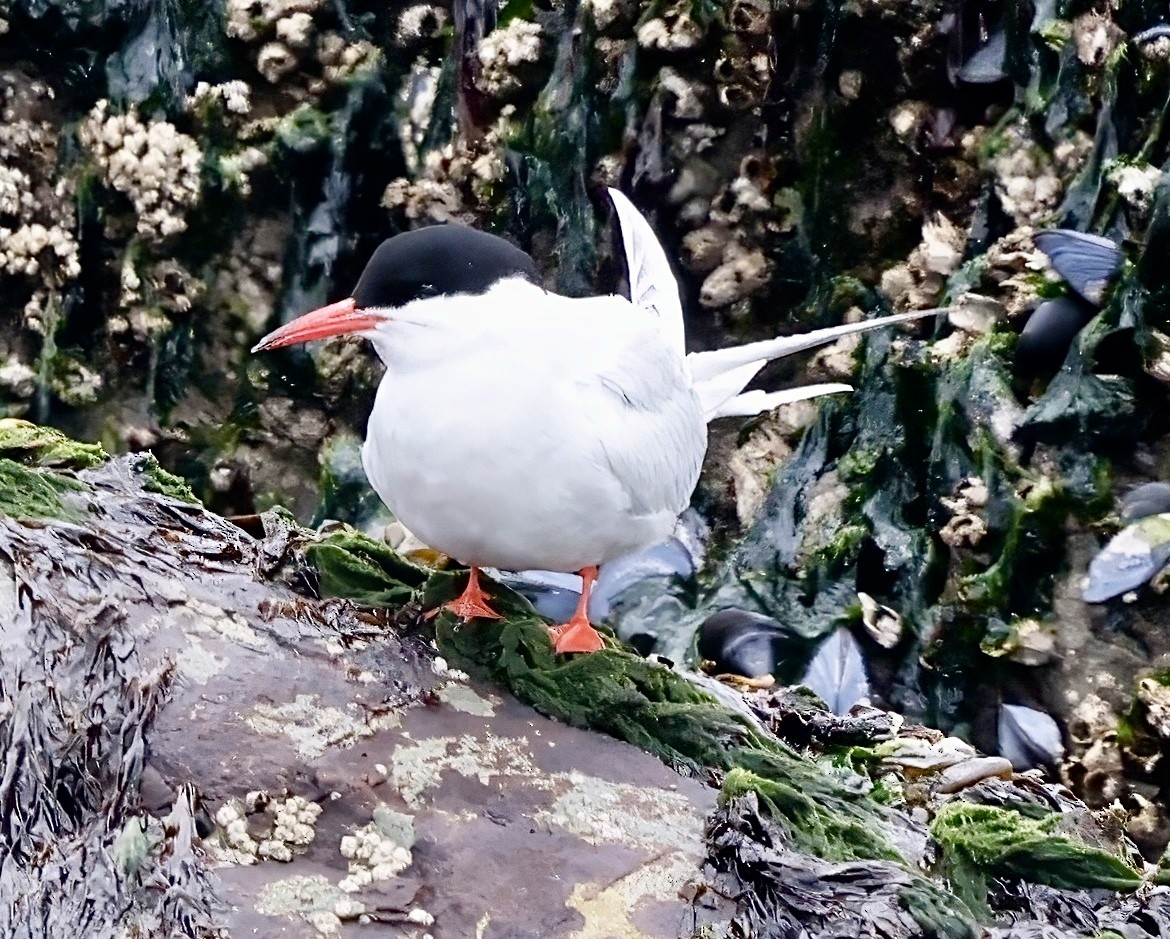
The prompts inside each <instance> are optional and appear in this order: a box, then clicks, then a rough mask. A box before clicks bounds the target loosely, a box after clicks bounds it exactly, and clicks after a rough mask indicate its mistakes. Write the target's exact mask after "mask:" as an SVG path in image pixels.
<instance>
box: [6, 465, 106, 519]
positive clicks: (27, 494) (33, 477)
mask: <svg viewBox="0 0 1170 939" xmlns="http://www.w3.org/2000/svg"><path fill="white" fill-rule="evenodd" d="M87 489H88V487H87V486H85V485H84V484H82V483H80V482H78V481H77V480H75V479H70V478H69V477H67V476H61V475H59V474H57V473H53V472H40V471H38V470H35V469H30V468H29V467H27V466H24V465H23V464H21V463H17V462H16V461H15V460H10V459H8V458H7V457H0V515H7V516H10V517H11V518H61V519H69V520H76V519H77V518H78V517H79V516H78V513H77V511H76V510H74V509H71V508H69V507H67V506H66V505H65V504H64V503H63V502H62V501H61V497H62V496H63V495H66V494H67V493H73V492H85V491H87Z"/></svg>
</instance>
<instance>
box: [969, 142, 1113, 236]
mask: <svg viewBox="0 0 1170 939" xmlns="http://www.w3.org/2000/svg"><path fill="white" fill-rule="evenodd" d="M1092 146H1093V141H1092V139H1091V138H1090V137H1089V136H1088V134H1086V133H1084V132H1083V131H1080V130H1077V131H1074V132H1072V133H1071V134H1070V135H1069V136H1068V137H1067V138H1066V139H1064V140H1062V141H1061V142H1059V143H1057V144H1056V145H1055V146H1054V147H1053V148H1052V150H1051V153H1050V152H1049V151H1048V150H1046V149H1044V148H1043V147H1042V146H1040V144H1038V143H1037V142H1036V141H1035V140H1034V139H1033V137H1032V135H1031V133H1030V132H1029V130H1028V127H1027V125H1026V124H1024V123H1023V122H1019V121H1017V122H1015V123H1012V124H1010V125H1009V126H1008V127H1007V128H1006V129H1005V130H1004V131H1003V134H1002V136H1001V138H1000V140H999V141H998V148H997V152H996V154H995V155H994V156H993V157H992V159H991V170H992V173H993V174H994V176H995V189H996V193H997V194H998V195H999V200H1000V203H1001V204H1002V205H1003V208H1004V211H1006V212H1007V213H1008V214H1009V215H1010V216H1011V217H1012V218H1013V219H1014V220H1015V222H1016V224H1018V225H1028V224H1035V223H1037V222H1038V221H1040V220H1042V219H1044V218H1045V217H1047V216H1048V215H1049V214H1050V213H1051V212H1052V211H1053V210H1054V209H1055V208H1056V206H1057V204H1058V202H1059V200H1060V197H1061V195H1062V194H1063V192H1064V183H1063V180H1066V179H1070V178H1072V176H1073V174H1074V173H1075V172H1076V171H1077V169H1078V168H1079V167H1080V166H1081V164H1083V163H1084V161H1085V159H1086V158H1087V157H1088V155H1089V151H1090V150H1091V149H1092Z"/></svg>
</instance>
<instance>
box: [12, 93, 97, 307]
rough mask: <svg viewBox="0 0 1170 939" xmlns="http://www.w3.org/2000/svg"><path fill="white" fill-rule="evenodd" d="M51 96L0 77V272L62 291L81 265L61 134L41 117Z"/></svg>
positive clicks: (51, 100) (79, 270) (52, 94)
mask: <svg viewBox="0 0 1170 939" xmlns="http://www.w3.org/2000/svg"><path fill="white" fill-rule="evenodd" d="M54 97H55V96H54V93H53V90H52V89H51V88H50V87H49V86H48V85H46V84H45V83H43V82H40V81H35V80H29V79H28V78H26V77H25V76H23V75H21V74H20V73H17V72H4V73H0V117H2V118H3V121H4V128H5V130H4V134H3V138H2V139H0V271H3V272H4V273H5V274H8V275H10V276H19V277H25V278H29V279H30V280H32V281H33V282H34V283H38V284H42V285H44V287H49V288H60V287H62V286H64V285H65V284H67V283H68V282H70V281H72V280H74V279H75V278H76V277H77V276H78V274H80V273H81V266H80V263H79V260H78V246H77V239H76V237H75V235H74V232H75V231H76V224H77V223H76V217H75V212H74V208H73V185H72V183H71V181H69V180H68V179H59V178H58V173H57V166H56V164H57V158H58V141H59V138H60V135H59V133H58V132H57V129H56V128H55V127H54V125H53V123H52V122H51V121H50V120H49V119H48V118H47V117H46V116H45V115H46V112H47V110H48V109H49V108H50V107H51V106H52V102H53V99H54ZM40 292H41V293H42V294H43V289H42V291H40Z"/></svg>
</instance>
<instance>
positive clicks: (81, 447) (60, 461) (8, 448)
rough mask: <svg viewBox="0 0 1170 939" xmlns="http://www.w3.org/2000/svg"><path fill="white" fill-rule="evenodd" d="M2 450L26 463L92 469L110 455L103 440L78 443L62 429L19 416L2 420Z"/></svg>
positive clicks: (0, 427) (6, 455)
mask: <svg viewBox="0 0 1170 939" xmlns="http://www.w3.org/2000/svg"><path fill="white" fill-rule="evenodd" d="M0 454H3V455H4V456H5V457H8V458H9V459H12V460H16V461H19V462H21V463H23V464H25V465H26V466H35V467H41V468H46V467H51V468H55V469H89V468H91V467H94V466H97V465H99V464H101V463H104V462H105V461H106V460H108V459H109V458H110V456H109V454H108V453H106V451H105V450H104V449H102V446H101V444H96V443H78V442H77V441H76V440H71V439H70V438H68V437H66V436H65V435H64V434H63V433H61V432H60V431H59V430H54V429H53V428H52V427H42V426H40V425H38V424H32V423H30V422H28V421H22V420H18V419H16V418H5V419H3V420H0Z"/></svg>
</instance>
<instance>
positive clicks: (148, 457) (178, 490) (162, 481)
mask: <svg viewBox="0 0 1170 939" xmlns="http://www.w3.org/2000/svg"><path fill="white" fill-rule="evenodd" d="M137 469H138V471H139V472H140V473H141V474H142V488H143V489H146V490H148V491H149V492H157V493H160V494H161V495H164V496H170V497H171V498H172V499H180V500H182V501H183V502H190V503H191V504H192V505H202V504H203V503H202V502H200V501H199V497H198V496H196V495H195V493H194V492H193V491H192V490H191V487H190V486H189V485H188V484H187V480H185V479H183V477H182V476H176V475H175V474H174V473H172V472H169V471H168V470H165V469H163V468H162V466H161V465H160V464H159V462H158V460H157V459H155V456H154V454H153V453H144V454H142V456H141V457H139V459H138V466H137Z"/></svg>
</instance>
